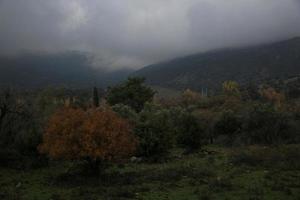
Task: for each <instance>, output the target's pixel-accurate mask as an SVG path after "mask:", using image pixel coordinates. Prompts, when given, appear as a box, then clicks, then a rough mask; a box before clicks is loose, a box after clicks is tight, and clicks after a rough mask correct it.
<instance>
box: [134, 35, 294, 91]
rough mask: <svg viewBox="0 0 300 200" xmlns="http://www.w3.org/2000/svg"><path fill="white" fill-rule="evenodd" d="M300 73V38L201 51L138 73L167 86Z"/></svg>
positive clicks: (246, 80)
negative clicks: (251, 45)
mask: <svg viewBox="0 0 300 200" xmlns="http://www.w3.org/2000/svg"><path fill="white" fill-rule="evenodd" d="M297 74H300V38H299V37H298V38H293V39H290V40H285V41H281V42H275V43H272V44H266V45H259V46H253V47H244V48H228V49H223V50H216V51H211V52H207V53H199V54H195V55H190V56H186V57H182V58H176V59H174V60H171V61H166V62H162V63H158V64H153V65H150V66H146V67H144V68H143V69H141V70H139V71H137V72H135V73H134V75H135V76H144V77H146V79H147V81H148V83H149V84H151V85H157V86H161V87H166V88H174V89H180V90H181V89H186V88H191V89H195V90H201V88H211V89H215V88H217V87H219V86H220V84H221V83H222V82H223V81H225V80H235V81H238V82H239V83H241V84H246V83H249V82H253V83H260V82H262V81H264V80H268V79H274V78H287V77H289V76H294V75H297Z"/></svg>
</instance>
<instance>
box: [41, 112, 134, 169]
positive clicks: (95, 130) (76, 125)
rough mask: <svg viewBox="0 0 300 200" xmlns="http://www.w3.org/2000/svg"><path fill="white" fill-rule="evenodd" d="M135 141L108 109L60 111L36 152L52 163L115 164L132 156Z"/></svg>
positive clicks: (116, 116)
mask: <svg viewBox="0 0 300 200" xmlns="http://www.w3.org/2000/svg"><path fill="white" fill-rule="evenodd" d="M135 147H136V139H135V137H134V135H133V134H132V130H131V127H130V125H129V124H128V122H127V121H126V120H124V119H122V118H121V117H119V116H118V115H117V114H116V113H114V112H113V111H112V110H110V108H102V109H97V110H94V109H92V110H89V111H83V110H81V109H74V108H63V109H61V110H58V111H57V112H56V113H54V114H53V116H52V117H51V118H50V120H49V123H48V126H47V128H46V131H45V133H44V136H43V143H42V144H41V145H40V147H39V149H40V152H41V153H45V154H48V155H49V157H50V158H53V159H65V160H87V161H88V162H89V163H90V166H91V167H95V169H96V168H97V165H98V163H99V162H105V161H118V160H122V159H124V158H127V157H128V156H130V155H131V154H133V153H134V151H135Z"/></svg>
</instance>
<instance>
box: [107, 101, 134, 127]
mask: <svg viewBox="0 0 300 200" xmlns="http://www.w3.org/2000/svg"><path fill="white" fill-rule="evenodd" d="M112 109H113V111H114V112H116V113H118V114H119V115H120V116H121V117H122V118H124V119H127V120H129V121H130V122H132V123H135V122H136V120H137V118H138V116H137V113H136V112H135V111H134V110H133V109H132V108H131V107H129V106H127V105H124V104H116V105H114V106H112Z"/></svg>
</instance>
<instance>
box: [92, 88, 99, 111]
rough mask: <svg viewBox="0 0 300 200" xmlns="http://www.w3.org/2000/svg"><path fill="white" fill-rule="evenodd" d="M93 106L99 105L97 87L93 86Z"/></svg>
mask: <svg viewBox="0 0 300 200" xmlns="http://www.w3.org/2000/svg"><path fill="white" fill-rule="evenodd" d="M93 106H94V107H99V94H98V88H97V87H94V88H93Z"/></svg>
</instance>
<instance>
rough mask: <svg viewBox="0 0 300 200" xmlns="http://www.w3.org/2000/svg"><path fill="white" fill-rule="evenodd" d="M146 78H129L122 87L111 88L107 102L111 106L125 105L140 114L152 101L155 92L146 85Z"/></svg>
mask: <svg viewBox="0 0 300 200" xmlns="http://www.w3.org/2000/svg"><path fill="white" fill-rule="evenodd" d="M144 83H145V79H144V78H137V77H135V78H128V80H127V81H126V82H124V83H122V84H120V85H117V86H115V87H112V88H109V90H108V94H107V102H108V103H109V104H110V105H116V104H124V105H128V106H130V107H131V108H133V109H134V110H135V111H137V112H140V111H141V110H142V109H143V107H144V104H145V103H146V102H148V101H152V99H153V96H154V94H155V92H154V91H153V90H152V89H151V88H150V87H147V86H146V85H144Z"/></svg>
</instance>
